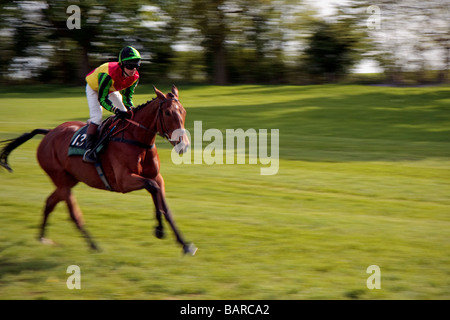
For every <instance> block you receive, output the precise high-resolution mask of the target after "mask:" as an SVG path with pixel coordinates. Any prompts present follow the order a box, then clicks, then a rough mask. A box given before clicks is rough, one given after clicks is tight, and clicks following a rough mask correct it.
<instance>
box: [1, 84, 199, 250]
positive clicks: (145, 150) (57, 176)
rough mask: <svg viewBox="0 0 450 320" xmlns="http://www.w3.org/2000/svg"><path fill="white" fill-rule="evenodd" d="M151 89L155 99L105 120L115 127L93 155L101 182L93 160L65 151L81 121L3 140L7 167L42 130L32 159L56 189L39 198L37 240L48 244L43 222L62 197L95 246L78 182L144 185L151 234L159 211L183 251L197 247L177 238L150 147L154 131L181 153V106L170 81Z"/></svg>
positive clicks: (185, 141)
mask: <svg viewBox="0 0 450 320" xmlns="http://www.w3.org/2000/svg"><path fill="white" fill-rule="evenodd" d="M153 88H154V91H155V93H156V98H153V99H152V100H151V101H147V102H146V103H144V104H142V105H140V106H137V107H135V108H132V109H131V110H130V112H129V113H130V114H131V115H130V119H120V118H118V117H116V116H110V117H109V118H108V119H107V120H106V121H107V123H108V121H109V123H111V125H110V127H113V125H114V127H119V128H120V129H114V131H112V130H111V131H112V133H111V134H110V137H109V141H108V145H107V148H106V150H103V151H102V152H101V153H99V154H98V158H99V160H100V162H101V164H102V168H103V172H102V173H103V175H104V178H106V181H107V182H108V184H105V183H104V179H102V177H101V175H99V174H98V172H97V170H96V168H95V166H94V165H93V164H91V163H85V162H84V161H83V160H82V157H81V156H68V148H69V143H70V141H71V139H72V137H73V136H74V134H75V133H76V132H77V131H78V130H79V129H80V128H81V127H83V126H85V125H86V123H85V122H81V121H70V122H64V123H62V124H60V125H59V126H57V127H55V128H54V129H50V130H47V129H35V130H33V131H31V132H29V133H24V134H23V135H22V136H20V137H18V138H15V139H10V140H5V141H3V142H6V143H7V144H6V145H5V146H4V148H3V149H2V150H1V153H0V165H2V166H3V167H4V168H6V169H7V170H8V171H10V172H12V169H11V167H10V166H9V164H8V156H9V154H10V153H11V151H13V150H14V149H16V148H17V147H19V146H20V145H22V144H23V143H25V142H26V141H28V140H29V139H31V138H32V137H34V136H35V135H38V134H41V135H44V138H43V139H42V141H41V142H40V144H39V146H38V149H37V159H38V162H39V164H40V166H41V168H42V169H43V170H44V171H45V172H46V173H47V175H48V176H49V177H50V179H51V180H52V182H53V184H54V185H55V187H56V189H55V190H54V191H53V193H51V194H50V196H49V197H48V198H47V200H46V203H45V207H44V212H43V219H42V224H41V226H40V233H39V236H38V240H39V241H40V242H42V243H53V242H52V241H51V240H50V239H48V238H46V237H45V228H46V224H47V221H48V218H49V215H50V213H51V212H52V211H53V209H54V208H55V206H56V205H57V204H58V203H59V202H61V201H64V202H65V203H66V204H67V208H68V211H69V215H70V218H71V219H72V221H73V222H74V223H75V225H76V227H77V228H78V229H79V230H80V231H81V233H82V234H83V236H84V238H85V239H86V241H87V243H88V245H89V246H90V248H91V249H93V250H99V247H98V246H97V244H96V243H95V242H94V240H93V238H92V237H91V235H90V234H89V233H88V232H87V230H86V228H85V224H84V221H83V216H82V212H81V210H80V209H79V207H78V205H77V201H76V199H75V197H74V195H73V194H72V192H71V190H72V188H73V187H75V185H77V184H78V182H83V183H85V184H86V185H88V186H90V187H92V188H96V189H102V190H111V191H115V192H121V193H128V192H132V191H136V190H141V189H146V190H147V191H148V192H149V193H150V194H151V196H152V199H153V202H154V205H155V208H156V220H157V222H158V224H157V226H156V227H155V236H156V237H157V238H159V239H161V238H163V237H164V235H165V234H164V227H163V223H162V216H164V217H165V219H166V221H167V222H168V224H169V225H170V227H171V229H172V231H173V233H174V234H175V237H176V240H177V242H178V243H179V244H180V245H181V246H182V248H183V253H184V254H191V255H194V254H195V252H196V251H197V248H196V247H195V246H194V245H193V244H192V243H187V242H186V241H185V240H184V239H183V237H182V236H181V234H180V232H179V230H178V228H177V226H176V225H175V221H174V218H173V215H172V213H171V211H170V210H169V208H168V205H167V202H166V199H165V184H164V179H163V177H162V176H161V173H160V159H159V155H158V151H157V148H156V146H155V139H156V134H159V135H160V136H162V137H164V138H166V139H167V140H169V141H170V143H171V144H172V145H173V146H174V149H175V150H176V151H177V152H178V153H179V154H182V153H183V152H186V150H187V148H188V147H189V144H190V142H189V137H188V135H187V134H186V131H185V129H184V123H185V119H186V110H185V109H184V107H183V106H182V104H181V103H180V101H179V97H178V89H177V88H176V87H175V85H173V86H172V90H171V92H169V93H167V94H164V93H162V92H161V91H160V90H158V89H157V88H156V87H153ZM110 118H111V119H110ZM110 127H109V128H110ZM114 127H113V128H114ZM109 128H108V129H109Z"/></svg>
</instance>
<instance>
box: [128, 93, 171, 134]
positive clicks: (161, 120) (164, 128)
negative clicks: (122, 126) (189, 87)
mask: <svg viewBox="0 0 450 320" xmlns="http://www.w3.org/2000/svg"><path fill="white" fill-rule="evenodd" d="M152 101H153V100H152ZM167 101H175V102H179V100H178V99H177V98H174V97H173V98H167V99H164V100H162V101H160V102H159V105H158V111H157V112H156V118H155V122H157V121H158V118H159V125H160V127H161V131H162V132H159V131H158V127H157V126H156V131H155V130H151V129H149V128H147V127H146V126H144V125H142V124H140V123H139V122H136V121H134V120H133V118H134V113H133V111H132V115H131V119H125V120H126V121H127V122H129V123H130V124H132V125H134V126H137V127H139V128H141V129H144V130H146V131H148V132H151V133H155V134H158V135H159V136H160V137H163V138H166V139H167V140H169V141H170V136H169V133H168V132H167V126H166V124H165V121H164V115H163V114H162V113H163V110H162V106H163V104H164V103H166V102H167ZM152 127H153V125H152Z"/></svg>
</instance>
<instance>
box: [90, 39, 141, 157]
mask: <svg viewBox="0 0 450 320" xmlns="http://www.w3.org/2000/svg"><path fill="white" fill-rule="evenodd" d="M140 64H141V55H140V54H139V52H138V51H137V50H136V49H135V48H133V47H130V46H127V47H125V48H123V49H122V50H121V51H120V53H119V62H107V63H104V64H102V65H101V66H99V67H98V68H96V69H94V70H92V71H91V72H90V73H89V74H88V75H87V76H86V82H87V85H86V96H87V100H88V105H89V115H90V119H89V121H88V123H89V126H88V129H87V132H86V145H87V149H88V150H87V151H86V153H85V154H84V156H83V161H85V162H89V163H94V162H95V161H96V154H95V150H94V148H95V143H96V140H97V129H98V126H99V125H100V123H101V122H102V107H103V108H105V109H106V110H108V111H110V112H114V113H115V114H116V115H117V116H118V117H119V118H122V119H124V118H130V114H129V113H128V112H127V111H128V110H130V109H131V108H132V107H133V100H132V97H133V93H134V89H135V88H136V86H137V84H138V81H139V73H138V71H137V70H138V69H139V67H140Z"/></svg>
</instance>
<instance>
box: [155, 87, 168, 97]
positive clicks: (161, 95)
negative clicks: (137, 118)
mask: <svg viewBox="0 0 450 320" xmlns="http://www.w3.org/2000/svg"><path fill="white" fill-rule="evenodd" d="M153 90H155V93H156V96H157V97H158V98H159V99H161V100H164V99H166V96H165V95H164V93H162V92H161V91H159V90H158V89H157V88H156V87H155V86H153Z"/></svg>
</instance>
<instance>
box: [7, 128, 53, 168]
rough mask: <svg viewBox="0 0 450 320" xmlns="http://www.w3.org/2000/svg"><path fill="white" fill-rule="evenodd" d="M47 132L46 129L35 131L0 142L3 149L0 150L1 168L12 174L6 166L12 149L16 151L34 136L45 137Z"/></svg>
mask: <svg viewBox="0 0 450 320" xmlns="http://www.w3.org/2000/svg"><path fill="white" fill-rule="evenodd" d="M49 132H50V130H46V129H35V130H33V131H31V132H28V133H24V134H23V135H21V136H20V137H18V138H15V139H9V140H3V141H0V146H2V145H4V147H3V148H2V149H1V152H0V165H1V166H2V167H4V168H5V169H7V170H8V171H9V172H12V169H11V167H10V166H9V165H8V156H9V154H10V153H11V152H12V151H13V150H14V149H16V148H17V147H19V146H20V145H22V144H23V143H25V142H27V141H28V140H30V139H31V138H33V137H34V136H35V135H37V134H44V135H45V134H47V133H49Z"/></svg>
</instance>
